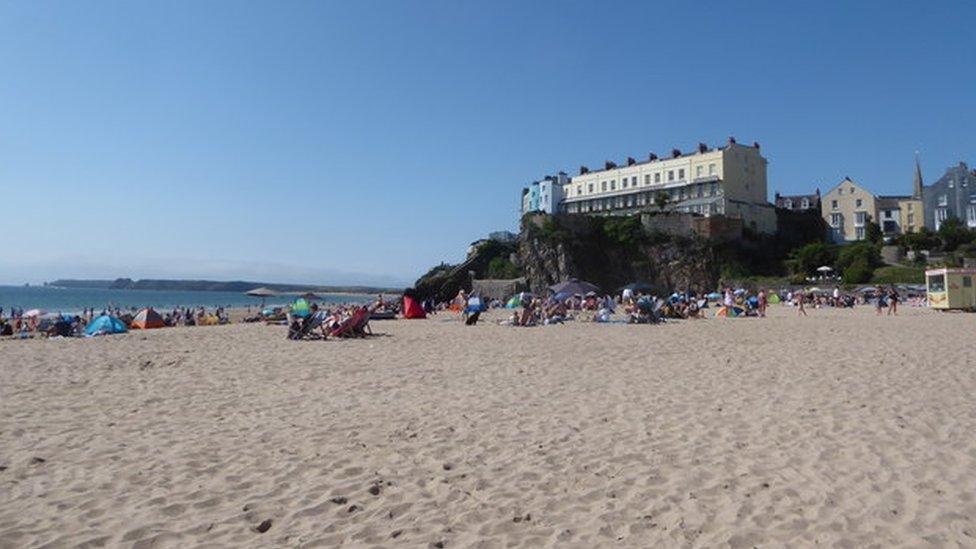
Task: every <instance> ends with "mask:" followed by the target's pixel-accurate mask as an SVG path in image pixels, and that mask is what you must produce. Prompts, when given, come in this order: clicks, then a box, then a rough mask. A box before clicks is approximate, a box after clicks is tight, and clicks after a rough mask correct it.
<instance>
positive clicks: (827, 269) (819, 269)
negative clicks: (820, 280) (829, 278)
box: [817, 265, 833, 273]
mask: <svg viewBox="0 0 976 549" xmlns="http://www.w3.org/2000/svg"><path fill="white" fill-rule="evenodd" d="M830 271H833V269H832V268H830V267H828V266H827V265H821V266H819V267H817V272H819V273H829V272H830Z"/></svg>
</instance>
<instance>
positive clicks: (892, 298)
mask: <svg viewBox="0 0 976 549" xmlns="http://www.w3.org/2000/svg"><path fill="white" fill-rule="evenodd" d="M888 315H889V316H890V315H895V316H898V292H897V291H896V290H895V287H894V286H891V287H890V288H888Z"/></svg>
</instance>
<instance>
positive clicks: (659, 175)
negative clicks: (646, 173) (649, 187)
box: [654, 172, 661, 183]
mask: <svg viewBox="0 0 976 549" xmlns="http://www.w3.org/2000/svg"><path fill="white" fill-rule="evenodd" d="M654 182H655V183H660V182H661V172H657V173H655V174H654Z"/></svg>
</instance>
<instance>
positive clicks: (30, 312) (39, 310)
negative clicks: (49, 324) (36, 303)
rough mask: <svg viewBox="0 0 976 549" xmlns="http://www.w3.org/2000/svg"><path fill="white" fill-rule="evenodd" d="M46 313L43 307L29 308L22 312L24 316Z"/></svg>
mask: <svg viewBox="0 0 976 549" xmlns="http://www.w3.org/2000/svg"><path fill="white" fill-rule="evenodd" d="M46 314H47V311H45V310H43V309H31V310H29V311H27V312H26V313H24V318H30V317H34V316H44V315H46Z"/></svg>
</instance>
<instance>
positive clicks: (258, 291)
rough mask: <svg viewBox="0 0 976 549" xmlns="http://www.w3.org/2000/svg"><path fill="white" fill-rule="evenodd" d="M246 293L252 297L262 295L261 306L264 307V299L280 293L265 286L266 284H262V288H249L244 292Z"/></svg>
mask: <svg viewBox="0 0 976 549" xmlns="http://www.w3.org/2000/svg"><path fill="white" fill-rule="evenodd" d="M244 295H249V296H251V297H260V298H261V307H264V300H265V299H267V298H269V297H274V296H276V295H278V292H276V291H274V290H272V289H270V288H265V287H264V286H262V287H260V288H254V289H253V290H248V291H246V292H244Z"/></svg>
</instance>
